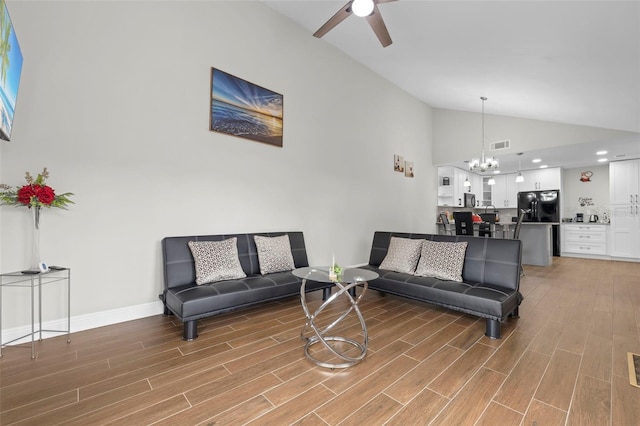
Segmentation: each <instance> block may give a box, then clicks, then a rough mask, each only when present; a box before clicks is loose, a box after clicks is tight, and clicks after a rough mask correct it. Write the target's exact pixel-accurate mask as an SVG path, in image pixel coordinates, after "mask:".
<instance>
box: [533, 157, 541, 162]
mask: <svg viewBox="0 0 640 426" xmlns="http://www.w3.org/2000/svg"><path fill="white" fill-rule="evenodd" d="M541 161H542V160H541V159H540V158H534V159H533V160H531V162H532V163H539V162H541Z"/></svg>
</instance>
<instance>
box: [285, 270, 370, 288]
mask: <svg viewBox="0 0 640 426" xmlns="http://www.w3.org/2000/svg"><path fill="white" fill-rule="evenodd" d="M329 269H330V267H329V266H306V267H304V268H298V269H294V271H293V275H295V276H296V277H298V278H303V279H307V280H311V281H317V282H321V283H331V282H336V281H339V282H341V283H343V284H345V283H354V282H361V281H371V280H375V279H376V278H378V274H377V273H376V272H373V271H369V270H368V269H361V268H349V269H345V270H344V271H343V272H342V275H340V278H339V279H338V280H332V279H330V278H329Z"/></svg>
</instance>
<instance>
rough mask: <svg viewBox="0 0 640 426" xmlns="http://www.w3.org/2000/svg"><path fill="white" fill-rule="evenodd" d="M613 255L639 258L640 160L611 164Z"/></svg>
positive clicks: (610, 189) (611, 252) (610, 192)
mask: <svg viewBox="0 0 640 426" xmlns="http://www.w3.org/2000/svg"><path fill="white" fill-rule="evenodd" d="M609 186H610V187H609V194H610V198H611V248H610V254H611V256H613V257H623V258H631V259H639V258H640V160H628V161H616V162H612V163H610V164H609Z"/></svg>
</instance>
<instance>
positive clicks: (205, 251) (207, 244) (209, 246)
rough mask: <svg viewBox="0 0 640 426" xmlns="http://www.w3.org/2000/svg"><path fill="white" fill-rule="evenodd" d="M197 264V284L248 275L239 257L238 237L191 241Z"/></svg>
mask: <svg viewBox="0 0 640 426" xmlns="http://www.w3.org/2000/svg"><path fill="white" fill-rule="evenodd" d="M188 245H189V248H190V249H191V254H192V255H193V259H194V260H195V264H196V284H198V285H201V284H206V283H210V282H214V281H222V280H232V279H237V278H244V277H246V276H247V275H246V274H245V273H244V271H243V270H242V266H240V259H238V239H237V238H236V237H233V238H229V239H226V240H223V241H189V242H188Z"/></svg>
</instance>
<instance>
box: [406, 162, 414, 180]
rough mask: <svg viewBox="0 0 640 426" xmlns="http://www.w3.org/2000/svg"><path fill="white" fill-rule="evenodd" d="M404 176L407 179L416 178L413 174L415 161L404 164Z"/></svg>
mask: <svg viewBox="0 0 640 426" xmlns="http://www.w3.org/2000/svg"><path fill="white" fill-rule="evenodd" d="M404 175H405V176H406V177H410V178H412V177H414V174H413V161H405V162H404Z"/></svg>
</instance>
